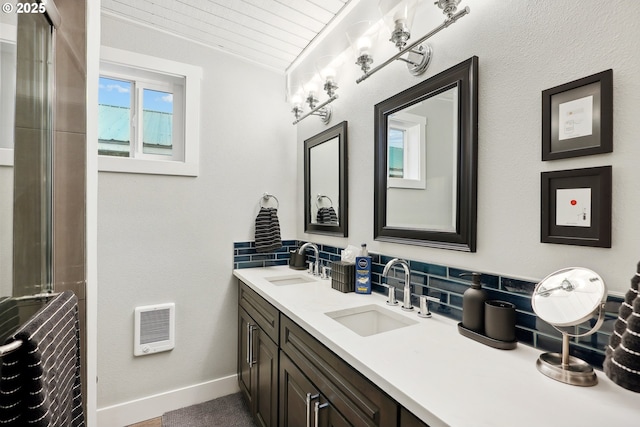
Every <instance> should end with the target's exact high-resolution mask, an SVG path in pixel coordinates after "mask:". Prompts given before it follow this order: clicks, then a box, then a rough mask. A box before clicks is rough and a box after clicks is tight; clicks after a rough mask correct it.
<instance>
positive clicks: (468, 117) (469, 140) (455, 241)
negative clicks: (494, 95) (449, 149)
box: [374, 56, 478, 252]
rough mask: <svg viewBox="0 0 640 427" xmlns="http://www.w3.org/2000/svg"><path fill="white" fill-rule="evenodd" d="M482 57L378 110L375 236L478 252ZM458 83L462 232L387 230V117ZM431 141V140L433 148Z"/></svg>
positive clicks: (400, 95)
mask: <svg viewBox="0 0 640 427" xmlns="http://www.w3.org/2000/svg"><path fill="white" fill-rule="evenodd" d="M477 83H478V57H476V56H473V57H471V58H469V59H468V60H466V61H464V62H462V63H460V64H458V65H455V66H453V67H451V68H449V69H448V70H445V71H443V72H441V73H439V74H437V75H435V76H433V77H431V78H429V79H428V80H425V81H424V82H421V83H419V84H417V85H415V86H413V87H411V88H409V89H407V90H405V91H403V92H400V93H398V94H397V95H394V96H392V97H391V98H388V99H386V100H384V101H382V102H380V103H378V104H376V106H375V123H374V125H375V160H374V161H375V166H374V169H375V171H374V172H375V174H374V179H375V182H374V238H375V240H381V241H388V242H394V243H404V244H414V245H420V246H428V247H433V248H440V249H452V250H458V251H464V252H475V251H476V222H477V221H476V218H477V176H478V84H477ZM456 84H457V85H458V89H459V90H458V141H457V146H458V159H457V173H458V177H457V189H456V198H457V202H456V208H457V215H456V231H452V232H445V231H433V230H427V229H418V228H397V227H389V226H387V209H386V206H387V134H388V129H387V117H388V116H389V115H391V114H393V113H395V112H396V111H399V110H402V109H404V108H406V107H408V106H410V105H412V104H415V103H417V102H419V101H422V100H424V99H427V98H429V97H431V96H433V95H435V94H437V93H440V92H442V91H443V90H446V89H449V88H451V87H453V86H454V85H456ZM428 143H429V142H428V141H427V144H428Z"/></svg>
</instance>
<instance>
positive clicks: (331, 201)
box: [316, 194, 333, 209]
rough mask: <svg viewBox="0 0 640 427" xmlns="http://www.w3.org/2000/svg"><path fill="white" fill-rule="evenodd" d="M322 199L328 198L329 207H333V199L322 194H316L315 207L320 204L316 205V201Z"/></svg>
mask: <svg viewBox="0 0 640 427" xmlns="http://www.w3.org/2000/svg"><path fill="white" fill-rule="evenodd" d="M322 199H329V202H330V203H331V205H330V207H333V200H331V197H329V196H325V195H324V194H318V196H317V197H316V208H317V209H320V206H319V205H318V202H319V201H320V200H322Z"/></svg>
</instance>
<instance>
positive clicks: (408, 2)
mask: <svg viewBox="0 0 640 427" xmlns="http://www.w3.org/2000/svg"><path fill="white" fill-rule="evenodd" d="M418 3H419V0H401V1H398V0H380V1H379V2H378V9H379V10H380V13H381V14H382V17H383V20H384V23H385V25H386V26H387V28H388V29H389V32H392V31H394V30H395V29H396V28H398V27H400V28H405V29H407V30H410V29H411V26H412V25H413V18H414V17H415V16H416V9H417V7H418Z"/></svg>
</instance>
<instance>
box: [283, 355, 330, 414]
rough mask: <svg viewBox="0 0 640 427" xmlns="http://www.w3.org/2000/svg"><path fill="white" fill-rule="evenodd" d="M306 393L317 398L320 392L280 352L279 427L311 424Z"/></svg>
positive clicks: (309, 405)
mask: <svg viewBox="0 0 640 427" xmlns="http://www.w3.org/2000/svg"><path fill="white" fill-rule="evenodd" d="M307 395H308V396H309V397H313V398H314V400H315V399H318V397H319V396H320V393H318V390H317V389H316V388H315V387H314V386H313V384H311V382H310V381H309V380H308V379H307V377H305V376H304V375H303V374H302V372H300V370H299V369H298V368H297V367H296V365H294V364H293V362H292V361H291V360H290V359H289V358H288V357H287V356H285V354H284V353H282V352H280V405H279V406H280V423H279V424H278V425H279V426H280V427H308V426H310V425H311V419H312V414H311V405H312V402H307Z"/></svg>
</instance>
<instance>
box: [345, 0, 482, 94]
mask: <svg viewBox="0 0 640 427" xmlns="http://www.w3.org/2000/svg"><path fill="white" fill-rule="evenodd" d="M395 3H396V2H395V0H380V2H379V5H378V7H379V9H380V11H381V13H382V14H383V15H384V17H385V20H386V21H390V22H389V26H390V27H391V36H390V39H389V41H391V42H392V43H393V44H395V46H396V47H397V48H398V53H396V54H395V55H393V56H392V57H391V58H389V59H387V60H386V61H384V62H383V63H381V64H380V65H378V66H377V67H375V68H371V64H372V63H373V57H372V56H371V54H370V53H369V48H370V47H371V46H370V45H369V46H367V45H366V40H367V38H366V37H365V38H363V37H354V36H353V35H349V34H347V37H348V38H349V40H350V42H351V44H352V48H353V49H354V51H356V52H357V57H356V65H358V66H359V67H360V69H361V70H362V72H363V73H364V74H363V75H362V76H360V77H359V78H358V79H357V80H356V83H360V82H362V81H364V80H365V79H367V78H368V77H369V76H371V75H372V74H374V73H376V72H377V71H378V70H380V69H382V68H384V67H386V66H387V65H389V64H390V63H392V62H393V61H395V60H400V61H404V62H406V63H407V68H408V70H409V72H410V73H411V74H412V75H414V76H418V75H420V74H422V73H424V72H425V71H426V70H427V67H428V66H429V62H430V61H431V55H432V50H431V47H430V46H429V45H428V44H426V43H424V42H425V41H426V40H427V39H428V38H430V37H431V36H433V35H435V34H436V33H438V32H439V31H440V30H443V29H445V28H447V27H448V26H449V25H451V24H453V23H454V22H456V21H457V20H458V19H460V18H461V17H463V16H465V15H466V14H468V13H469V12H470V9H469V7H465V8H464V9H462V10H461V11H459V12H456V11H457V7H458V4H459V3H460V0H438V1H436V2H435V3H434V4H436V5H437V6H438V7H439V8H440V9H442V12H443V13H444V14H445V15H446V16H447V19H445V21H444V22H443V23H442V24H441V25H440V26H438V27H436V28H434V29H433V30H431V31H430V32H429V33H427V34H425V35H424V36H422V37H421V38H419V39H418V40H416V41H415V42H413V43H411V44H410V45H407V41H408V40H409V39H410V38H411V31H410V26H411V23H412V21H413V17H414V15H415V11H416V8H417V6H418V3H419V0H403V1H401V2H400V3H399V4H395ZM405 54H406V55H407V56H406V57H404V58H403V57H402V56H403V55H405Z"/></svg>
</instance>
